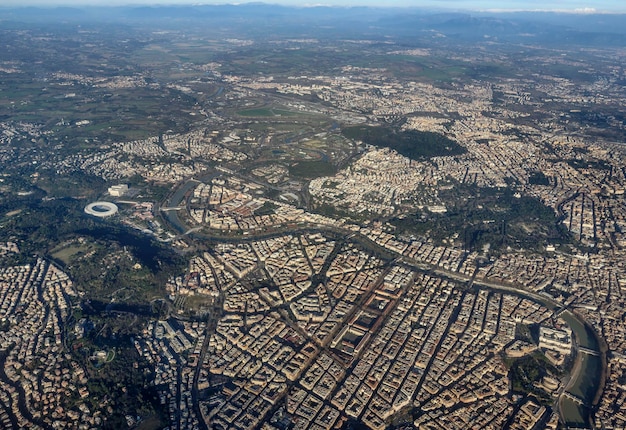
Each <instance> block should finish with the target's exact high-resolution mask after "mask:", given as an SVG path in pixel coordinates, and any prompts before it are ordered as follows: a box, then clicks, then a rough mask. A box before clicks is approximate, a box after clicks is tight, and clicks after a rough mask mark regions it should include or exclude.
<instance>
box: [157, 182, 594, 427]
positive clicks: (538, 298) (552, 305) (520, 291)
mask: <svg viewBox="0 0 626 430" xmlns="http://www.w3.org/2000/svg"><path fill="white" fill-rule="evenodd" d="M219 174H221V173H220V172H215V173H213V174H210V175H207V177H209V178H211V177H214V176H217V175H219ZM203 179H204V178H203ZM197 183H198V181H197V180H194V179H191V180H189V181H187V182H185V183H183V184H182V186H181V187H180V188H178V189H177V190H176V191H175V192H174V193H173V194H172V195H171V197H170V198H169V199H168V200H169V201H168V202H167V203H166V204H163V205H162V207H177V206H179V205H180V203H181V202H182V200H183V199H184V198H185V195H186V194H187V193H188V192H189V191H190V190H191V189H192V188H193V186H194V185H195V184H197ZM163 218H165V219H166V220H167V221H168V222H169V223H170V224H172V226H173V227H174V228H175V229H176V230H178V231H179V232H187V233H189V232H190V231H191V230H192V229H191V227H189V226H187V225H185V224H184V223H183V222H182V221H181V220H180V218H179V217H178V213H177V211H168V212H166V213H165V216H164V217H163ZM311 231H316V232H319V231H321V232H326V233H331V234H335V235H340V237H343V238H346V239H348V238H349V239H351V240H354V241H355V242H358V243H360V244H362V245H364V246H366V247H367V248H369V249H372V250H375V251H376V252H378V253H379V254H382V255H386V256H393V257H395V258H397V260H398V261H401V262H402V263H404V264H406V265H407V266H410V267H412V268H414V269H416V270H418V271H422V272H429V273H431V274H434V275H436V276H439V277H443V278H448V279H451V280H454V281H457V282H460V283H468V282H471V284H472V285H473V286H474V287H477V288H482V289H489V290H493V291H501V292H506V293H511V294H515V295H518V296H523V297H526V298H529V299H531V300H533V301H535V302H539V303H541V304H543V305H545V306H546V307H548V308H549V309H552V310H554V311H555V312H562V311H565V312H567V313H568V314H569V315H570V316H571V318H572V319H574V320H576V321H577V322H578V323H579V324H580V326H581V327H582V328H583V330H586V329H590V332H591V333H592V334H593V336H594V340H595V344H596V346H597V348H591V347H589V346H587V345H585V347H586V349H587V351H588V352H585V353H591V354H597V355H599V356H600V358H601V362H602V366H601V377H599V378H598V386H597V389H596V395H595V397H594V398H595V399H596V400H598V399H599V398H600V397H601V393H602V390H603V387H604V379H605V377H606V350H605V349H606V348H603V347H601V345H605V343H604V341H603V339H602V338H601V337H600V336H599V335H598V333H597V332H596V331H595V330H593V328H591V326H590V325H589V324H588V323H587V322H586V321H585V320H584V319H583V318H581V317H580V316H579V315H576V314H575V313H573V312H571V311H569V310H566V309H565V307H564V306H563V304H561V303H559V302H557V301H555V300H554V299H553V298H551V297H549V296H546V295H543V294H538V293H535V292H532V291H528V290H526V289H524V288H523V287H522V286H518V285H515V284H508V285H507V284H504V283H496V282H490V281H488V280H484V279H482V280H476V279H475V278H474V276H471V277H470V276H467V275H464V274H461V273H458V272H453V271H449V270H446V269H443V268H441V267H439V266H435V265H432V264H429V263H425V262H421V261H417V260H414V259H412V258H408V257H405V256H403V255H400V254H398V253H396V252H394V251H391V250H389V249H387V248H384V247H383V246H381V245H379V244H378V243H376V242H374V241H373V240H372V239H370V238H369V237H367V236H364V235H362V234H361V233H359V232H354V231H349V230H346V229H343V228H341V227H337V226H329V225H321V224H300V225H297V226H295V227H294V226H292V227H286V226H283V227H282V228H278V229H276V230H274V231H271V232H266V233H263V234H258V233H257V234H250V235H248V236H241V237H233V236H227V235H221V234H206V233H201V232H194V233H193V236H196V237H197V238H198V239H204V240H215V241H226V242H235V243H238V242H249V241H255V240H262V239H267V238H270V237H275V236H279V235H283V234H286V233H289V234H296V233H303V232H311ZM572 331H574V333H575V334H576V337H577V338H578V339H581V338H586V337H587V333H585V334H584V337H583V335H582V334H581V333H579V332H577V331H575V328H573V327H572ZM206 336H207V337H206V339H209V337H210V333H209V331H207V333H206ZM574 345H575V349H574V351H575V353H576V359H575V364H574V367H573V369H572V374H571V376H572V377H571V379H570V380H569V382H568V384H567V387H565V389H564V390H563V392H562V394H561V396H560V398H559V400H558V404H559V405H560V403H561V401H562V399H563V397H565V396H568V395H571V393H569V392H568V390H569V389H571V387H572V386H573V385H575V383H576V381H577V379H578V377H580V376H581V353H580V352H579V349H578V342H574ZM206 346H207V345H204V347H203V350H205V349H206ZM199 363H201V362H199ZM199 367H200V365H199V366H198V369H197V370H196V378H194V385H193V387H194V391H195V395H196V396H197V375H198V374H199ZM584 406H585V407H587V408H589V407H591V406H590V405H584ZM559 409H560V410H559V412H560V416H561V419H562V420H563V421H564V422H568V421H570V420H569V419H568V418H567V417H565V416H564V414H563V411H562V410H561V408H559Z"/></svg>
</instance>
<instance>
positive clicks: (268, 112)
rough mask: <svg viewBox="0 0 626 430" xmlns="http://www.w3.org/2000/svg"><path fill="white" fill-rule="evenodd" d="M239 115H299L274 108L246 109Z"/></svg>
mask: <svg viewBox="0 0 626 430" xmlns="http://www.w3.org/2000/svg"><path fill="white" fill-rule="evenodd" d="M237 114H238V115H241V116H252V117H255V116H295V115H298V113H297V112H293V111H289V110H285V109H274V108H255V109H245V110H241V111H239V112H237Z"/></svg>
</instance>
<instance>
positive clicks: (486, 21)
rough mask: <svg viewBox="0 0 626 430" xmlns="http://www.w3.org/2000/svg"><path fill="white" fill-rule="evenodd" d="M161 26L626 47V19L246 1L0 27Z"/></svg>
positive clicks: (62, 11) (20, 14) (3, 20)
mask: <svg viewBox="0 0 626 430" xmlns="http://www.w3.org/2000/svg"><path fill="white" fill-rule="evenodd" d="M12 21H13V22H31V23H43V22H56V23H67V24H80V23H81V22H83V23H87V22H116V23H128V24H136V23H146V24H149V23H150V22H155V23H157V22H158V23H159V26H160V27H164V26H165V27H172V28H176V27H180V26H181V25H182V24H184V25H193V24H194V23H200V22H201V23H215V24H219V25H220V26H231V27H233V28H239V27H240V28H241V30H242V31H243V32H244V34H245V32H246V30H248V31H255V32H257V33H261V32H262V31H263V30H264V29H268V28H271V29H272V30H273V32H274V33H276V32H278V33H284V34H292V35H294V36H303V35H307V36H316V35H319V36H321V37H325V36H329V37H332V36H343V37H348V36H350V37H358V36H367V35H370V36H372V35H378V36H382V35H384V36H401V37H407V36H415V35H418V34H423V33H424V32H426V31H434V32H437V34H439V35H443V36H446V37H453V38H458V39H466V40H467V41H481V40H486V39H493V40H498V41H503V42H504V41H506V42H513V43H515V42H520V43H522V42H523V43H538V44H546V45H554V44H558V45H563V44H571V45H583V46H626V15H623V14H612V15H611V14H568V13H552V12H502V13H486V12H483V13H473V12H472V13H469V12H468V13H451V12H446V11H441V10H440V11H436V10H426V9H418V8H406V9H399V8H368V7H324V6H320V7H307V8H296V7H287V6H277V5H269V4H263V3H246V4H242V5H202V6H192V5H183V6H125V7H89V6H85V7H56V8H38V7H13V8H0V27H1V26H6V25H10V24H9V23H10V22H12Z"/></svg>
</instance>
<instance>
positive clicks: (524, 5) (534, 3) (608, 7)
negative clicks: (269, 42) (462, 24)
mask: <svg viewBox="0 0 626 430" xmlns="http://www.w3.org/2000/svg"><path fill="white" fill-rule="evenodd" d="M3 3H4V5H3V6H5V7H16V6H44V7H57V6H132V5H141V6H145V5H154V6H157V5H158V6H166V5H170V6H172V5H218V4H245V3H267V4H276V5H283V6H294V7H312V6H337V7H357V6H368V7H411V8H437V9H453V10H475V11H498V12H503V11H554V12H569V13H626V6H625V5H624V3H623V2H621V1H615V0H604V1H595V2H592V3H591V2H589V1H588V0H584V1H579V0H567V1H560V0H553V1H548V2H546V1H541V0H513V1H509V2H506V4H503V3H502V2H500V1H494V0H478V1H476V0H425V1H420V2H416V1H413V0H386V1H383V0H357V1H354V0H321V1H316V0H273V1H268V2H250V1H220V0H216V1H211V0H209V1H194V0H108V1H107V0H95V1H86V0H6V1H5V2H3Z"/></svg>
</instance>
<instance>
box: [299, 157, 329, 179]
mask: <svg viewBox="0 0 626 430" xmlns="http://www.w3.org/2000/svg"><path fill="white" fill-rule="evenodd" d="M335 173H337V169H335V166H333V165H332V164H331V163H329V162H328V161H300V162H298V163H296V164H294V165H292V166H289V174H290V175H292V176H295V177H298V178H306V179H313V178H319V177H322V176H332V175H334V174H335Z"/></svg>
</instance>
